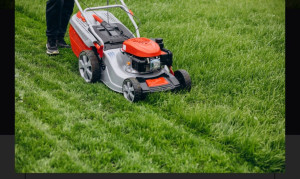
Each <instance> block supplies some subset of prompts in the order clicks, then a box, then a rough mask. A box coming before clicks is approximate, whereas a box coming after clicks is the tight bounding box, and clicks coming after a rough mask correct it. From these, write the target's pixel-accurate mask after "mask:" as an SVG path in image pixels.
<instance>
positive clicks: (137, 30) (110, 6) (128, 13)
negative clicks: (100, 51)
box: [74, 0, 140, 45]
mask: <svg viewBox="0 0 300 179" xmlns="http://www.w3.org/2000/svg"><path fill="white" fill-rule="evenodd" d="M74 1H75V3H76V5H77V7H78V9H79V11H80V12H81V15H82V16H83V17H84V18H85V19H86V22H87V24H88V27H89V29H90V30H91V32H92V34H93V35H94V36H95V37H96V39H97V40H98V41H99V42H100V45H104V42H103V41H102V39H101V38H99V37H98V35H95V34H96V32H95V30H94V28H92V27H91V24H92V23H91V22H90V21H89V19H88V18H87V17H86V16H85V13H86V12H87V11H89V10H97V9H108V8H116V7H119V8H121V9H123V10H124V11H125V12H126V13H127V15H128V17H129V19H130V20H131V22H132V24H133V26H134V27H135V31H136V35H137V37H140V32H139V28H138V26H137V24H136V23H135V21H134V19H133V15H132V14H131V13H130V11H129V9H128V8H127V6H126V4H125V3H124V1H123V0H120V2H121V4H122V5H121V4H116V5H108V6H99V7H88V8H86V9H85V10H82V8H81V6H80V4H79V2H78V0H74Z"/></svg>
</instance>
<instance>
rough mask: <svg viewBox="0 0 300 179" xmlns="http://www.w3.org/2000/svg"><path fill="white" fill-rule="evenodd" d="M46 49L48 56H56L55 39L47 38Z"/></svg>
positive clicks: (57, 52)
mask: <svg viewBox="0 0 300 179" xmlns="http://www.w3.org/2000/svg"><path fill="white" fill-rule="evenodd" d="M46 48H47V54H48V55H57V54H59V51H58V48H57V45H56V40H55V39H50V38H48V41H47V44H46Z"/></svg>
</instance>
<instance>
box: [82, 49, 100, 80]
mask: <svg viewBox="0 0 300 179" xmlns="http://www.w3.org/2000/svg"><path fill="white" fill-rule="evenodd" d="M78 66H79V73H80V75H81V77H82V78H83V79H84V80H85V81H86V82H88V83H95V82H97V81H99V79H100V75H101V68H100V65H99V60H98V58H97V56H96V54H95V53H94V51H92V50H83V51H82V52H81V53H80V54H79V57H78Z"/></svg>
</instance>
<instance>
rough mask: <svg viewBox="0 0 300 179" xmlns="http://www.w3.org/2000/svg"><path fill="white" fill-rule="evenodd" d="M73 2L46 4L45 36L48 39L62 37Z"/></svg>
mask: <svg viewBox="0 0 300 179" xmlns="http://www.w3.org/2000/svg"><path fill="white" fill-rule="evenodd" d="M73 7H74V0H48V1H47V4H46V21H47V30H46V35H47V36H48V37H49V38H56V37H57V36H60V37H64V35H65V33H66V30H67V26H68V22H69V19H70V17H71V15H72V12H73Z"/></svg>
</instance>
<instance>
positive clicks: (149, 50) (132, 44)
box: [122, 37, 161, 57]
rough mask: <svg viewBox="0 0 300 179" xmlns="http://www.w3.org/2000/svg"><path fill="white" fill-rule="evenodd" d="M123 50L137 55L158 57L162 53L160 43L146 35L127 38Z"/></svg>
mask: <svg viewBox="0 0 300 179" xmlns="http://www.w3.org/2000/svg"><path fill="white" fill-rule="evenodd" d="M122 50H123V51H124V52H126V53H129V54H131V55H134V56H137V57H156V56H160V54H161V50H160V47H159V45H158V44H157V43H156V42H154V41H153V40H150V39H148V38H144V37H140V38H131V39H128V40H125V41H124V42H123V47H122Z"/></svg>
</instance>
